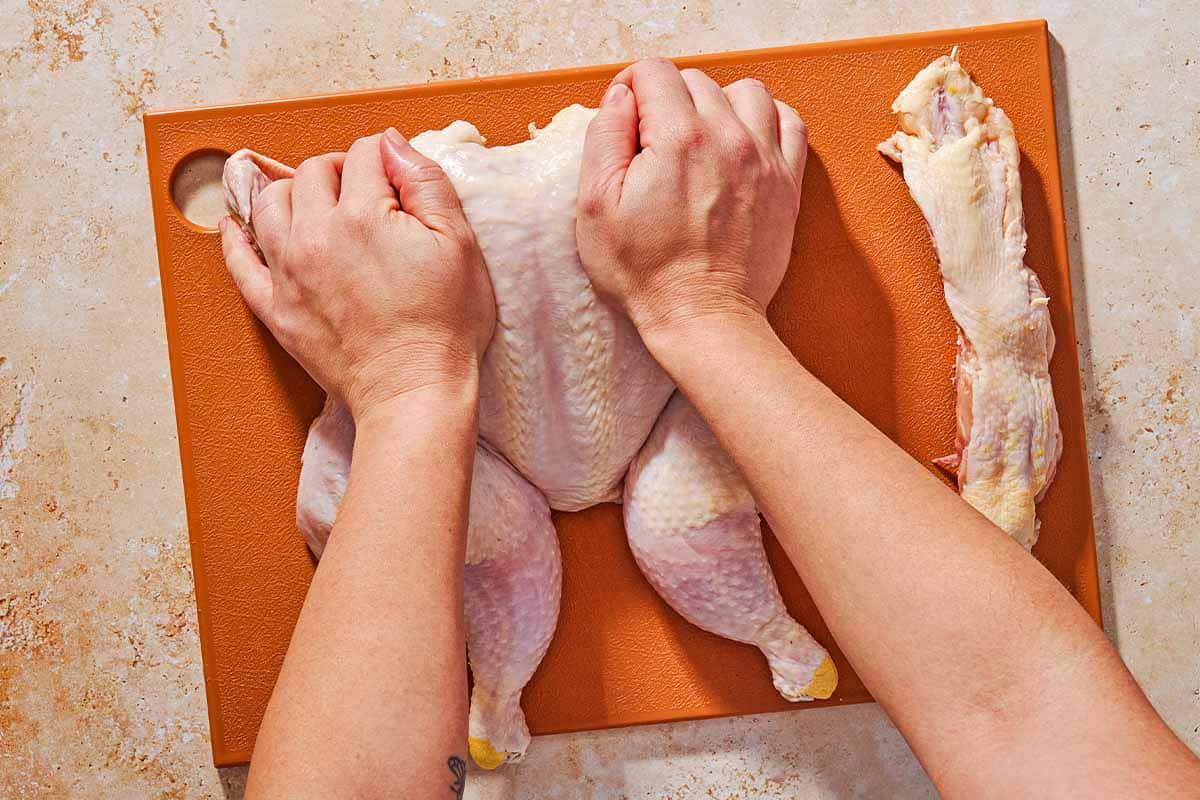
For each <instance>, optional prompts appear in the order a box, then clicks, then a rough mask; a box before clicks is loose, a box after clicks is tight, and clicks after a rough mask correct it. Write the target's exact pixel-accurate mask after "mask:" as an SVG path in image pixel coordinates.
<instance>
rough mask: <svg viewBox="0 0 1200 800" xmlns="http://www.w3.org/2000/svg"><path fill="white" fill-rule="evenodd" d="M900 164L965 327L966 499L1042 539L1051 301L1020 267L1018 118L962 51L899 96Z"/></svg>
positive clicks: (961, 345) (889, 147)
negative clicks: (984, 85) (962, 59)
mask: <svg viewBox="0 0 1200 800" xmlns="http://www.w3.org/2000/svg"><path fill="white" fill-rule="evenodd" d="M892 111H893V112H894V113H895V114H896V119H897V124H898V125H899V127H900V130H899V131H897V132H896V133H895V134H894V135H892V137H891V138H889V139H888V140H887V141H885V142H883V143H882V144H881V145H880V146H879V149H880V151H881V152H882V153H883V154H884V155H886V156H888V157H889V158H891V159H893V160H895V161H897V162H899V163H900V164H901V165H902V167H903V170H904V180H905V182H906V183H907V184H908V188H909V191H910V192H911V193H912V196H913V199H914V200H916V201H917V205H918V206H920V208H921V212H922V214H924V216H925V221H926V222H927V223H928V225H929V231H930V233H931V234H932V236H933V242H934V246H935V248H936V250H937V256H938V260H939V262H940V264H941V272H942V281H943V283H944V286H945V293H946V303H947V305H948V306H949V307H950V313H951V314H952V315H953V317H954V321H955V323H956V324H957V325H958V355H957V360H956V367H955V379H954V380H955V385H956V387H957V392H958V401H957V428H958V433H957V436H956V441H955V450H956V452H955V453H954V454H953V455H950V456H946V457H944V458H942V459H939V460H938V461H939V463H941V464H943V465H944V466H946V467H949V468H951V469H955V470H957V475H958V485H959V491H960V492H961V493H962V496H963V498H964V499H966V500H967V502H969V503H970V504H971V505H972V506H974V507H975V508H977V509H978V510H979V511H981V512H982V513H983V514H984V515H985V516H987V518H988V519H990V520H991V521H992V522H994V523H995V524H996V525H998V526H999V527H1000V528H1002V529H1003V530H1005V531H1006V532H1007V533H1008V534H1009V535H1011V536H1012V537H1013V538H1014V539H1016V540H1017V541H1018V542H1019V543H1021V544H1022V545H1023V546H1024V547H1026V548H1031V547H1033V545H1034V543H1035V542H1036V541H1037V536H1038V523H1037V518H1036V514H1035V503H1036V502H1037V500H1039V499H1040V498H1041V497H1042V495H1043V494H1045V492H1046V489H1047V487H1049V485H1050V482H1051V481H1052V480H1053V479H1054V471H1055V468H1056V466H1057V464H1058V459H1059V457H1060V456H1061V455H1062V434H1061V432H1060V431H1059V427H1058V412H1057V410H1056V408H1055V405H1054V392H1053V388H1052V387H1051V385H1050V371H1049V370H1050V357H1051V355H1052V354H1053V353H1054V330H1053V328H1052V327H1051V325H1050V311H1049V308H1048V304H1049V299H1048V298H1047V297H1046V293H1045V292H1044V291H1042V286H1041V283H1040V282H1039V281H1038V278H1037V275H1036V274H1034V272H1033V271H1032V270H1031V269H1029V268H1028V267H1027V266H1025V263H1024V259H1025V220H1024V215H1023V213H1022V208H1021V175H1020V170H1019V166H1020V153H1019V150H1018V148H1017V139H1016V135H1015V134H1014V132H1013V126H1012V123H1011V122H1010V121H1009V119H1008V117H1007V116H1006V115H1005V114H1004V112H1003V111H1002V110H1000V109H999V108H997V107H996V106H995V104H994V103H993V102H992V100H991V99H990V98H988V97H985V96H984V94H983V90H982V89H981V88H980V87H979V86H977V85H976V84H975V83H974V81H972V80H971V77H970V76H969V75H968V74H967V73H966V71H965V70H963V68H962V65H961V64H959V62H958V59H957V48H956V49H955V52H953V53H951V55H949V56H943V57H941V58H938V59H937V60H935V61H934V62H933V63H931V64H930V65H929V66H927V67H925V69H923V70H921V71H920V72H919V73H918V74H917V76H916V77H915V78H913V80H912V82H911V83H909V85H908V86H907V87H906V88H905V89H904V91H902V92H901V93H900V96H899V97H897V98H896V101H895V102H894V103H893V104H892Z"/></svg>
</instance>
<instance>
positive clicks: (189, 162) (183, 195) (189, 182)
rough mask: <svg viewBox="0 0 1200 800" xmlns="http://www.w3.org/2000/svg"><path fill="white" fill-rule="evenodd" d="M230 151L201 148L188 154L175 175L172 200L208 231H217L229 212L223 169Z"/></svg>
mask: <svg viewBox="0 0 1200 800" xmlns="http://www.w3.org/2000/svg"><path fill="white" fill-rule="evenodd" d="M227 158H229V154H228V153H225V152H223V151H221V150H197V151H196V152H194V153H190V154H188V155H187V156H186V157H185V158H184V159H183V160H182V161H180V162H179V164H177V165H176V167H175V171H174V172H173V173H172V174H171V200H172V202H174V204H175V210H176V211H178V212H179V214H180V216H182V217H183V218H184V219H186V220H187V221H188V222H190V223H192V225H194V226H196V227H197V228H200V229H202V230H205V231H215V230H216V229H217V223H218V222H220V221H221V217H223V216H225V215H226V214H228V213H229V212H228V210H226V208H225V192H224V190H223V189H222V187H221V171H222V170H223V169H224V168H225V159H227Z"/></svg>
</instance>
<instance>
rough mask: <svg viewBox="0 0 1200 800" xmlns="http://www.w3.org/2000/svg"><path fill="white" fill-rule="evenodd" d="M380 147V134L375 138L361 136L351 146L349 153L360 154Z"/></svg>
mask: <svg viewBox="0 0 1200 800" xmlns="http://www.w3.org/2000/svg"><path fill="white" fill-rule="evenodd" d="M378 146H379V134H375V135H373V136H360V137H359V138H357V139H355V140H354V143H353V144H351V145H350V149H349V150H348V151H347V152H348V153H360V152H362V151H364V150H370V149H372V148H375V147H378Z"/></svg>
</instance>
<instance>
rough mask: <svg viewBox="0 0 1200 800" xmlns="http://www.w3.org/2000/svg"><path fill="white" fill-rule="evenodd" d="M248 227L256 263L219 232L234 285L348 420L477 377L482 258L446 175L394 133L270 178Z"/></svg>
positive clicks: (483, 312)
mask: <svg viewBox="0 0 1200 800" xmlns="http://www.w3.org/2000/svg"><path fill="white" fill-rule="evenodd" d="M251 224H252V225H253V228H254V236H255V239H256V240H257V242H258V245H259V247H260V248H261V250H262V253H263V255H264V256H265V259H266V262H265V263H264V262H263V259H262V258H260V257H259V255H258V252H256V251H255V249H254V247H253V246H252V245H251V243H250V240H249V238H248V237H247V235H246V234H245V233H243V231H242V229H241V227H240V226H239V225H238V224H236V222H235V221H234V220H233V219H231V218H227V219H225V220H223V221H222V224H221V239H222V244H223V249H224V253H225V261H226V264H227V265H228V267H229V271H230V273H231V274H232V275H233V278H234V281H235V282H236V283H237V286H238V289H240V290H241V293H242V296H243V297H244V298H245V299H246V304H247V305H248V306H249V307H250V309H251V311H253V312H254V314H255V315H256V316H258V318H259V319H260V320H262V321H263V323H264V324H265V325H266V326H267V327H268V328H269V329H270V331H271V333H273V334H274V335H275V338H276V339H278V340H279V343H280V344H281V345H283V347H284V348H285V349H286V350H287V351H288V352H289V353H291V355H292V356H293V357H294V358H295V359H296V360H297V361H299V362H300V364H301V366H303V367H304V368H305V370H307V371H308V374H309V375H311V376H312V377H313V379H315V380H316V381H317V383H319V384H320V385H321V387H322V388H323V389H325V391H327V392H329V393H330V394H332V395H333V396H334V397H336V398H338V399H339V400H341V401H342V402H344V403H346V405H347V406H348V407H349V408H350V412H351V414H352V415H353V416H354V417H355V419H358V418H359V417H360V416H361V415H363V414H365V413H366V412H367V411H368V410H370V409H371V408H373V407H375V406H376V405H380V404H384V403H387V402H388V401H390V400H392V399H394V398H396V397H398V396H399V395H402V394H405V393H407V392H409V391H412V390H415V389H422V388H426V387H429V386H434V385H443V384H452V383H453V384H463V385H466V384H473V383H477V381H478V378H479V360H480V358H481V357H482V355H483V352H484V349H485V348H486V347H487V345H488V342H489V341H490V339H491V337H492V329H493V327H494V325H495V318H496V317H495V314H496V305H495V300H494V299H493V296H492V286H491V282H490V281H489V279H488V274H487V270H486V269H485V267H484V263H483V256H482V255H481V254H480V252H479V245H478V244H477V243H476V241H475V235H474V234H473V233H472V231H471V227H470V226H469V225H468V224H467V220H466V218H465V216H464V215H463V210H462V206H461V205H460V204H459V200H458V195H457V194H456V193H455V191H454V187H453V186H452V185H451V184H450V180H449V179H448V178H447V177H446V175H445V173H444V172H443V171H442V170H441V168H440V167H439V166H438V165H437V164H436V163H434V162H433V161H430V160H429V159H428V158H426V157H425V156H423V155H421V154H420V153H418V152H417V151H416V150H414V149H413V147H412V145H410V144H409V143H408V142H407V141H406V140H405V139H404V138H403V137H402V136H400V134H399V133H397V132H396V130H395V129H392V128H389V129H388V131H387V132H386V133H384V134H381V135H376V136H368V137H365V138H362V139H359V140H358V141H356V142H355V143H354V145H353V146H352V147H351V148H350V151H349V152H348V153H332V154H329V155H325V156H318V157H316V158H310V159H309V160H307V161H305V162H304V163H303V164H301V165H300V168H299V169H297V170H296V173H295V176H294V178H291V179H288V178H284V179H281V180H276V181H274V182H273V183H271V184H270V185H269V186H267V187H266V188H265V189H264V190H263V191H262V193H261V194H260V195H259V196H258V199H257V201H256V202H255V203H254V206H253V216H252V219H251Z"/></svg>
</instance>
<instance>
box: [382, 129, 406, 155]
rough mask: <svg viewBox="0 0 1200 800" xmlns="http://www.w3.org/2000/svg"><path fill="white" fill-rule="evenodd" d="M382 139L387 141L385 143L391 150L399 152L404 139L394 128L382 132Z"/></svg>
mask: <svg viewBox="0 0 1200 800" xmlns="http://www.w3.org/2000/svg"><path fill="white" fill-rule="evenodd" d="M383 138H384V139H386V140H387V143H388V144H389V145H391V147H392V149H393V150H399V149H400V148H401V147H403V146H404V144H405V142H404V137H403V136H401V135H400V131H398V130H396V129H395V128H388V129H387V130H386V131H384V132H383Z"/></svg>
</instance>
